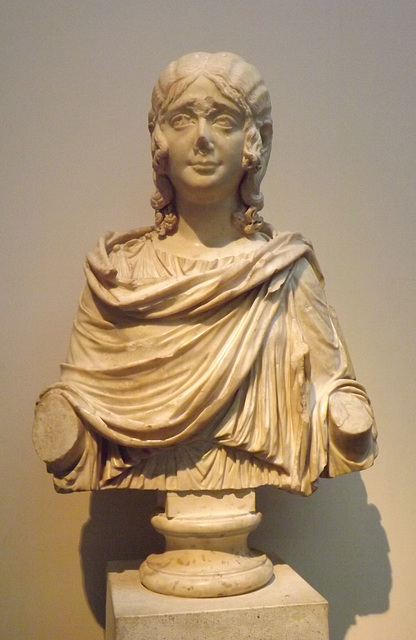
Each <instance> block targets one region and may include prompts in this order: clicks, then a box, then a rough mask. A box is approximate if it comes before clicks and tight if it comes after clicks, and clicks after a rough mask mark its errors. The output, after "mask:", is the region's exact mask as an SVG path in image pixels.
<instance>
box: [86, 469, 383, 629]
mask: <svg viewBox="0 0 416 640" xmlns="http://www.w3.org/2000/svg"><path fill="white" fill-rule="evenodd" d="M257 505H258V509H259V511H261V512H262V513H263V522H262V524H261V526H260V528H259V529H258V530H257V532H256V533H255V534H253V536H252V538H251V544H252V546H254V547H256V548H258V549H262V550H263V551H267V552H268V553H269V554H270V555H271V556H272V557H273V556H275V555H277V556H279V557H281V558H282V559H283V560H284V561H285V562H287V563H288V564H289V565H290V566H291V567H292V568H293V569H295V571H297V572H298V573H299V574H300V575H301V576H302V577H303V578H304V579H305V580H306V581H307V582H308V583H309V584H311V585H312V586H313V587H314V588H315V589H316V590H317V591H319V593H321V594H322V595H323V596H324V597H325V598H326V599H327V600H328V601H329V617H330V637H331V640H344V638H345V635H346V633H347V630H348V628H349V627H350V626H351V625H353V624H354V622H355V618H356V616H363V615H369V614H372V613H383V612H384V611H386V610H387V609H388V605H389V592H390V588H391V569H390V563H389V559H388V550H389V549H388V543H387V538H386V535H385V532H384V530H383V528H382V526H381V523H380V514H379V512H378V510H377V509H376V507H375V506H374V505H369V504H368V502H367V494H366V491H365V487H364V484H363V481H362V480H361V477H360V475H359V474H349V475H348V476H343V477H341V478H336V479H333V480H328V481H325V480H321V481H320V484H319V491H318V492H317V493H315V494H314V495H313V496H312V497H310V498H301V497H298V496H293V495H289V494H286V493H284V492H282V491H278V490H277V489H275V488H274V487H262V488H260V489H259V490H258V491H257ZM155 507H156V492H154V491H134V490H127V489H123V490H120V489H118V490H113V491H97V492H93V493H92V494H91V501H90V519H89V520H88V522H87V523H86V524H85V525H84V527H83V530H82V534H81V543H80V553H81V561H82V567H83V574H84V588H85V591H86V595H87V600H88V603H89V605H90V608H91V610H92V612H93V614H94V616H95V618H96V619H97V621H98V623H99V624H100V625H101V626H102V627H104V624H105V592H106V566H107V562H109V561H111V560H130V559H137V558H144V557H146V556H147V555H148V554H149V553H151V552H159V551H162V550H163V543H164V541H163V538H162V537H161V536H159V535H158V534H157V533H156V532H155V531H154V529H153V528H152V526H151V525H150V517H151V514H152V512H153V510H154V509H155Z"/></svg>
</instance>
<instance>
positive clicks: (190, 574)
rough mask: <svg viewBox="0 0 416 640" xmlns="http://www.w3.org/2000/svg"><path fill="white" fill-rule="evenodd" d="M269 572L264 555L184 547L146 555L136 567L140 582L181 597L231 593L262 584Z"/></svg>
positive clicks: (267, 578) (155, 589)
mask: <svg viewBox="0 0 416 640" xmlns="http://www.w3.org/2000/svg"><path fill="white" fill-rule="evenodd" d="M272 575H273V566H272V563H271V562H270V560H269V559H268V558H267V556H265V555H264V554H262V553H260V552H256V551H251V554H250V555H249V556H239V555H234V554H231V553H226V552H223V551H209V550H208V551H207V550H202V549H187V550H183V549H181V550H175V551H165V553H161V554H153V555H151V556H149V557H148V558H147V559H146V560H145V561H144V562H143V564H142V565H141V567H140V579H141V581H142V584H143V585H144V586H145V587H147V588H148V589H150V590H151V591H156V592H158V593H164V594H167V595H174V596H180V597H182V598H183V597H185V598H218V597H221V596H235V595H240V594H242V593H248V592H249V591H255V590H256V589H259V588H260V587H263V586H264V585H265V584H266V583H267V582H269V580H270V578H271V577H272Z"/></svg>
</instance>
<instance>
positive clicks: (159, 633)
mask: <svg viewBox="0 0 416 640" xmlns="http://www.w3.org/2000/svg"><path fill="white" fill-rule="evenodd" d="M138 567H139V563H136V564H134V563H126V562H114V563H111V564H110V566H109V570H108V581H107V621H106V634H105V638H106V640H142V639H143V640H144V639H146V640H149V639H151V640H205V639H206V640H212V639H213V640H230V639H231V638H238V640H329V635H328V603H327V601H326V600H324V598H322V596H320V595H319V593H317V592H316V591H315V590H314V589H312V587H310V586H309V585H308V584H307V583H306V582H305V581H304V580H303V579H302V578H301V577H300V576H299V575H298V574H297V573H295V572H294V571H293V569H291V568H290V567H289V566H288V565H286V564H278V565H275V567H274V579H272V580H271V581H270V582H269V584H267V585H266V586H265V587H263V588H262V589H258V590H257V591H253V592H252V593H247V594H244V595H238V596H228V597H225V598H202V599H201V598H195V599H194V598H180V597H176V596H166V595H163V594H160V593H154V592H153V591H149V590H148V589H146V588H145V587H144V586H143V585H142V584H141V582H140V578H139V573H138Z"/></svg>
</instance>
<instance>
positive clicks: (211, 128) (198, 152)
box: [162, 76, 245, 202]
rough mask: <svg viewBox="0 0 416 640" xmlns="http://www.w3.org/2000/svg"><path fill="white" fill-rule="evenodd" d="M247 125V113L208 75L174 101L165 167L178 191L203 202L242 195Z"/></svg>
mask: <svg viewBox="0 0 416 640" xmlns="http://www.w3.org/2000/svg"><path fill="white" fill-rule="evenodd" d="M244 125H245V116H244V114H243V113H241V111H240V110H239V109H238V108H237V107H236V105H235V104H234V103H233V102H232V101H231V100H229V99H228V98H226V97H224V96H223V95H222V94H221V93H220V91H219V90H218V89H217V87H216V86H215V84H214V83H213V82H212V81H211V80H209V79H208V78H205V77H204V76H200V77H199V78H197V80H195V81H194V82H193V83H192V84H191V85H189V87H188V88H187V89H186V90H185V91H184V92H183V93H182V94H181V96H180V97H179V98H178V99H177V100H175V101H174V102H172V103H171V104H170V106H169V109H168V111H167V113H166V116H165V120H164V123H163V124H162V130H163V134H164V136H165V139H166V142H167V145H168V160H167V168H166V173H167V175H168V177H169V178H170V180H171V182H172V184H173V186H174V188H175V191H176V193H177V195H178V196H179V197H182V198H185V199H188V200H190V201H199V202H201V201H205V202H213V201H217V200H221V199H223V198H227V197H229V196H232V195H233V194H235V195H236V197H237V194H238V192H239V185H240V182H241V180H242V177H243V175H244V170H243V168H242V160H243V150H244V143H245V127H244Z"/></svg>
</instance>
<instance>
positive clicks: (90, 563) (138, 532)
mask: <svg viewBox="0 0 416 640" xmlns="http://www.w3.org/2000/svg"><path fill="white" fill-rule="evenodd" d="M155 508H156V491H137V490H136V491H134V490H129V489H115V490H105V491H93V492H92V493H91V499H90V518H89V520H88V522H86V523H85V525H84V526H83V528H82V533H81V541H80V554H81V563H82V570H83V576H84V589H85V593H86V596H87V601H88V604H89V606H90V608H91V610H92V612H93V614H94V616H95V618H96V620H97V622H98V623H99V624H100V625H101V626H102V627H104V625H105V595H106V582H107V563H108V562H110V561H111V560H135V559H138V558H145V557H146V556H148V555H149V553H151V552H153V551H154V552H156V553H157V552H159V551H163V544H164V539H163V538H162V536H160V535H159V534H158V533H156V531H155V530H154V529H153V527H152V526H151V524H150V517H151V515H152V513H153V511H154V510H155Z"/></svg>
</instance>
